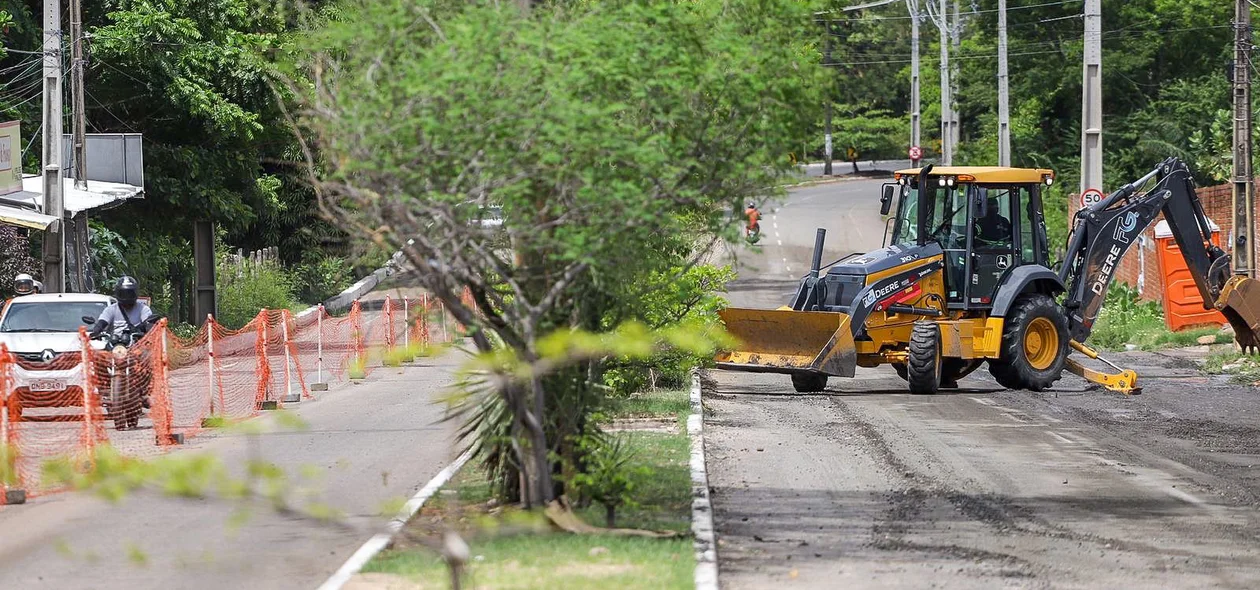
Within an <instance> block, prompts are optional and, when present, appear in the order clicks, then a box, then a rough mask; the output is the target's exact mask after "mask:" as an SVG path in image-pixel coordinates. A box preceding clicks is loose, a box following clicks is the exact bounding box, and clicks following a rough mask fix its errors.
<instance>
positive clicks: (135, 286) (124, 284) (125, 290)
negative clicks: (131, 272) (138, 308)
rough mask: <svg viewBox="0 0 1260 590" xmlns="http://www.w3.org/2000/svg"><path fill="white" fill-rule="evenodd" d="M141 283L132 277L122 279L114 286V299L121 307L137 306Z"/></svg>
mask: <svg viewBox="0 0 1260 590" xmlns="http://www.w3.org/2000/svg"><path fill="white" fill-rule="evenodd" d="M139 291H140V282H139V281H137V280H135V279H133V278H131V277H122V278H120V279H118V282H117V283H116V284H115V285H114V298H115V299H117V300H118V303H119V304H121V305H127V306H131V305H135V304H136V299H137V298H138V297H139Z"/></svg>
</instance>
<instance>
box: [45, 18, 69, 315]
mask: <svg viewBox="0 0 1260 590" xmlns="http://www.w3.org/2000/svg"><path fill="white" fill-rule="evenodd" d="M61 110H62V108H61V6H60V2H59V1H58V0H44V146H43V147H44V154H43V156H44V159H43V164H44V214H46V215H51V216H53V217H55V218H56V219H57V220H56V221H54V222H53V223H52V225H50V226H48V229H47V230H45V231H44V277H43V279H44V291H45V292H46V293H61V292H63V291H64V290H65V249H66V239H65V216H66V215H65V207H64V204H63V203H62V200H61Z"/></svg>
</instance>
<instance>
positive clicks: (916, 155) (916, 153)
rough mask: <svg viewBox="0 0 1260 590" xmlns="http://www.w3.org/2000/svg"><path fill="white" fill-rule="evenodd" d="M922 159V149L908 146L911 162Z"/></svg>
mask: <svg viewBox="0 0 1260 590" xmlns="http://www.w3.org/2000/svg"><path fill="white" fill-rule="evenodd" d="M922 157H923V148H920V147H919V146H917V145H912V146H910V159H911V160H918V159H920V158H922Z"/></svg>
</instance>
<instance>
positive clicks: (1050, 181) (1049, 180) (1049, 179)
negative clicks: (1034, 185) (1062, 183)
mask: <svg viewBox="0 0 1260 590" xmlns="http://www.w3.org/2000/svg"><path fill="white" fill-rule="evenodd" d="M1052 184H1054V177H1053V176H1047V177H1046V186H1050V185H1052Z"/></svg>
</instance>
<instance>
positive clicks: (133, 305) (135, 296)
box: [88, 277, 153, 338]
mask: <svg viewBox="0 0 1260 590" xmlns="http://www.w3.org/2000/svg"><path fill="white" fill-rule="evenodd" d="M139 288H140V283H139V282H137V281H136V280H135V279H133V278H131V277H122V278H120V279H118V282H117V283H115V284H114V299H117V300H118V301H117V302H115V303H112V304H110V305H109V307H106V308H105V311H102V312H101V316H100V317H99V318H98V319H97V320H96V325H94V326H92V331H91V336H92V338H96V337H98V336H100V335H101V334H103V333H106V331H108V332H109V333H110V334H112V335H115V336H121V335H122V334H123V333H124V332H125V331H127V330H128V329H130V330H131V331H132V332H136V333H139V334H144V333H145V332H148V331H149V326H150V325H151V324H152V321H151V319H152V318H153V310H152V309H149V304H147V303H145V302H143V301H140V297H139ZM88 317H91V316H88Z"/></svg>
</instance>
